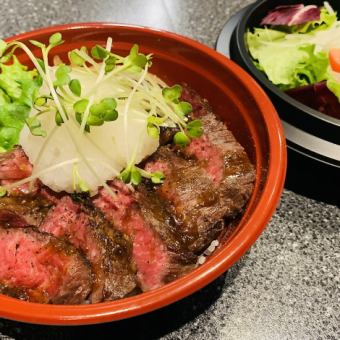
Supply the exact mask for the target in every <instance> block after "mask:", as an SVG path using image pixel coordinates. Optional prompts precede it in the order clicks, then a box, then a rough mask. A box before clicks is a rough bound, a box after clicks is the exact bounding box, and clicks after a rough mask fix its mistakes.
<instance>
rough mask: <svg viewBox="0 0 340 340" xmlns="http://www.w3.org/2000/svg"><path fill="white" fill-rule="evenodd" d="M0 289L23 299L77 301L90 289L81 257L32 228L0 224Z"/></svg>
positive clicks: (88, 274) (88, 271) (33, 300)
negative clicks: (5, 226) (10, 226)
mask: <svg viewBox="0 0 340 340" xmlns="http://www.w3.org/2000/svg"><path fill="white" fill-rule="evenodd" d="M0 245H1V252H0V292H1V293H5V294H8V295H11V296H13V297H17V298H20V299H23V300H27V301H31V302H40V303H54V304H81V303H84V302H86V299H87V297H88V295H89V293H90V291H91V288H92V273H91V269H90V266H89V263H88V262H87V260H86V259H85V258H84V256H83V255H82V254H81V253H80V252H79V251H77V250H76V249H75V248H74V247H72V246H71V245H70V244H68V243H65V242H63V241H61V240H59V239H57V238H55V237H54V236H52V235H49V234H46V233H40V232H38V231H37V230H36V229H34V228H3V227H0Z"/></svg>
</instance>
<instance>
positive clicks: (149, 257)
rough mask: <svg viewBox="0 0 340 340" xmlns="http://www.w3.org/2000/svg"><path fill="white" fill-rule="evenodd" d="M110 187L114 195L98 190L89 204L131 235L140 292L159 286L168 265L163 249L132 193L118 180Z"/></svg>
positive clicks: (168, 257) (166, 253)
mask: <svg viewBox="0 0 340 340" xmlns="http://www.w3.org/2000/svg"><path fill="white" fill-rule="evenodd" d="M111 187H112V189H113V191H114V192H115V197H112V195H110V194H109V193H108V192H107V191H106V190H105V189H102V190H100V191H99V194H98V195H97V196H96V197H95V198H94V200H93V203H94V204H95V206H96V207H98V208H99V209H100V210H101V211H102V212H103V213H104V214H105V217H106V218H107V219H108V220H110V221H112V223H113V224H114V226H115V227H116V228H118V229H119V230H120V231H122V232H124V233H125V234H127V235H129V237H130V238H131V240H132V258H133V262H134V264H135V265H136V269H137V277H138V281H139V284H140V286H141V288H142V289H143V290H144V291H145V290H150V289H155V288H158V287H160V286H162V285H163V283H164V282H163V279H164V278H165V276H166V275H167V274H168V268H169V266H170V256H169V254H168V251H167V248H166V246H165V244H164V243H163V242H162V241H161V239H160V237H159V236H158V235H157V233H155V231H154V230H153V229H152V227H151V225H150V223H149V221H147V220H146V219H145V218H144V217H143V215H142V213H141V210H140V207H139V206H138V203H137V201H136V198H135V196H134V194H133V192H132V191H131V190H130V189H129V188H128V187H127V186H126V185H125V184H124V183H122V182H121V181H119V180H114V181H113V183H112V184H111Z"/></svg>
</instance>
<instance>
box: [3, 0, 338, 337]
mask: <svg viewBox="0 0 340 340" xmlns="http://www.w3.org/2000/svg"><path fill="white" fill-rule="evenodd" d="M249 3H251V1H240V0H231V1H220V0H206V1H198V0H190V1H189V0H164V1H162V0H144V1H138V0H130V1H127V0H126V1H124V0H120V1H119V0H101V1H99V0H94V1H85V0H82V1H81V0H74V1H72V0H65V1H56V0H52V1H51V0H27V1H19V0H11V1H9V0H2V1H1V6H0V17H1V20H0V36H3V37H6V36H10V35H13V34H16V33H19V32H23V31H27V30H31V29H34V28H38V27H42V26H48V25H51V24H59V23H67V22H75V21H114V22H124V23H133V24H140V25H147V26H154V27H158V28H163V29H167V30H171V31H175V32H177V33H180V34H184V35H187V36H190V37H192V38H194V39H197V40H199V41H201V42H203V43H205V44H207V45H209V46H212V47H213V46H214V44H215V41H216V38H217V36H218V33H219V32H220V30H221V29H222V27H223V25H224V23H225V21H226V20H227V19H228V17H230V15H232V14H233V13H235V12H236V11H237V10H238V9H239V8H241V7H242V6H245V5H247V4H249ZM339 269H340V209H339V208H337V207H335V206H332V205H327V204H324V203H322V202H318V201H315V200H311V199H308V198H306V197H304V196H301V195H298V194H296V193H294V192H292V191H289V190H285V191H284V194H283V196H282V200H281V204H280V206H279V207H278V210H277V212H276V214H275V215H274V216H273V218H272V220H271V222H270V223H269V225H268V227H267V229H266V230H265V231H264V233H263V234H262V236H261V237H260V238H259V239H258V241H257V242H256V244H255V245H254V246H253V247H252V248H251V249H250V250H249V252H248V253H247V254H246V255H245V256H244V257H243V258H242V259H241V260H240V261H239V262H238V263H237V264H236V265H235V266H233V267H232V268H231V269H230V270H229V271H228V272H227V273H226V274H225V275H223V276H221V277H220V278H218V279H217V280H216V281H215V282H213V283H212V284H210V285H209V286H207V287H206V288H204V289H203V290H201V291H199V292H198V293H196V294H194V295H192V296H190V297H188V298H186V299H184V300H182V301H180V302H177V303H175V304H173V305H171V306H169V307H166V308H163V309H162V310H159V311H156V312H153V313H150V314H148V315H144V316H141V317H137V318H134V319H131V320H125V321H122V322H116V323H109V324H104V325H96V326H86V327H67V328H66V327H46V326H34V325H27V324H21V323H18V322H13V321H8V320H3V319H0V339H2V338H3V339H9V338H14V339H51V340H53V339H77V338H82V339H85V336H86V335H87V336H88V337H89V338H94V337H97V336H98V339H99V337H100V338H101V339H106V338H110V339H133V340H135V339H164V340H165V339H166V340H170V339H171V340H172V339H194V340H210V339H212V340H213V339H214V340H215V339H221V340H224V339H230V340H238V339H241V340H243V339H244V340H260V339H261V340H262V339H264V340H274V339H277V340H281V339H298V340H300V339H334V340H338V339H340V313H339V310H340V275H339Z"/></svg>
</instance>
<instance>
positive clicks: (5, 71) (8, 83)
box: [0, 56, 39, 151]
mask: <svg viewBox="0 0 340 340" xmlns="http://www.w3.org/2000/svg"><path fill="white" fill-rule="evenodd" d="M0 70H1V73H0V151H6V150H10V149H12V148H13V146H14V145H15V144H17V143H18V141H19V135H20V132H21V130H22V128H23V126H24V124H25V119H26V118H27V117H28V116H29V113H30V111H31V109H32V106H33V102H34V99H35V97H36V95H37V92H38V89H39V81H38V77H37V71H36V70H33V71H28V70H27V67H25V66H23V65H21V64H20V62H19V61H18V60H17V58H16V57H15V56H14V57H13V63H12V64H10V65H5V64H0Z"/></svg>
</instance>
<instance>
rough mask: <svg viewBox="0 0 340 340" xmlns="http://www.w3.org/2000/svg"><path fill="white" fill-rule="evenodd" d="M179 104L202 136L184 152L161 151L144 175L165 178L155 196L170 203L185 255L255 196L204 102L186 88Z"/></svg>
mask: <svg viewBox="0 0 340 340" xmlns="http://www.w3.org/2000/svg"><path fill="white" fill-rule="evenodd" d="M182 99H184V100H186V101H188V102H190V103H191V104H192V106H193V114H192V115H193V118H199V119H201V121H202V123H203V128H204V134H203V136H202V137H200V138H197V139H194V140H193V141H192V142H191V143H190V145H189V146H188V147H186V148H184V149H180V148H177V149H176V148H175V147H171V146H162V147H160V148H159V150H158V151H157V152H156V153H155V154H154V155H152V156H151V158H150V159H149V160H148V161H147V162H146V164H145V169H146V170H147V171H150V172H152V171H156V170H160V171H163V172H164V173H165V175H166V179H165V181H164V183H163V184H162V185H160V186H159V187H155V192H156V194H157V195H158V196H159V197H160V199H162V200H164V201H167V202H169V205H170V207H171V212H172V213H173V215H174V217H175V219H176V221H177V228H178V234H179V235H181V237H182V239H183V240H185V242H184V243H185V244H186V245H187V249H188V251H191V252H194V253H200V252H201V251H202V250H203V249H204V248H206V247H207V246H208V245H209V244H210V243H211V242H212V241H213V240H214V239H215V238H216V237H217V236H218V234H219V233H220V231H221V230H222V229H223V227H224V219H225V218H227V219H228V218H230V219H231V218H234V217H235V216H236V215H238V214H239V213H240V212H241V211H242V210H243V208H244V207H245V205H246V203H247V201H248V199H249V197H250V195H251V193H252V190H253V182H254V179H255V170H254V167H253V165H252V164H251V162H250V161H249V158H248V156H247V154H246V152H245V151H244V149H243V148H242V146H241V145H240V144H239V143H238V142H237V141H236V140H235V137H234V136H233V134H232V133H231V132H230V131H229V130H228V129H227V127H226V126H225V125H224V124H223V123H222V122H220V121H219V120H217V118H216V117H215V115H214V114H213V113H212V112H211V110H210V108H209V105H208V103H207V101H205V100H202V99H201V98H200V97H199V96H198V94H197V93H196V92H194V91H192V90H191V89H189V88H187V87H184V91H183V96H182ZM137 190H139V189H137Z"/></svg>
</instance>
